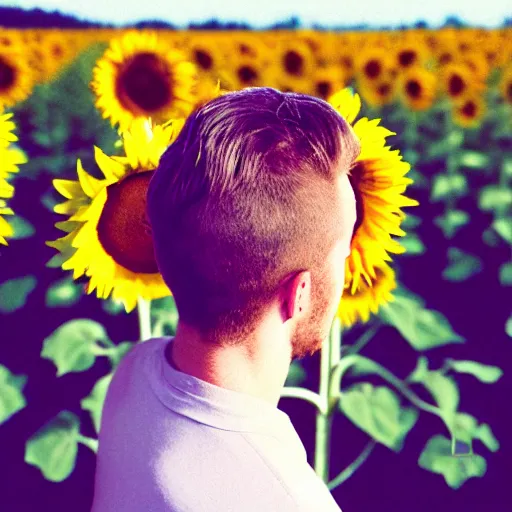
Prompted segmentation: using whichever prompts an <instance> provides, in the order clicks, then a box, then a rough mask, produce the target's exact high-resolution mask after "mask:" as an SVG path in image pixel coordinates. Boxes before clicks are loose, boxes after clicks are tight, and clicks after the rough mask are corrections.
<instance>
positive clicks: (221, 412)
mask: <svg viewBox="0 0 512 512" xmlns="http://www.w3.org/2000/svg"><path fill="white" fill-rule="evenodd" d="M173 340H174V337H166V338H159V339H158V341H157V340H154V350H151V351H149V353H148V358H147V366H146V369H147V375H148V377H149V379H150V382H151V385H152V388H153V390H154V392H155V393H156V395H157V396H158V397H159V399H160V401H161V402H162V403H163V404H164V405H165V406H166V407H168V408H169V409H172V410H174V411H176V412H177V413H179V414H181V415H183V416H187V417H189V418H192V419H194V420H195V421H198V422H200V423H204V424H206V425H211V426H213V427H216V428H220V429H224V430H231V431H240V432H242V431H249V432H260V433H272V434H276V432H281V434H285V435H287V436H289V433H290V428H291V429H293V431H294V433H295V435H296V432H295V429H294V428H293V425H292V423H291V421H290V418H289V416H288V415H287V414H286V413H285V412H283V411H281V410H280V409H278V408H277V407H275V406H273V405H272V404H270V403H268V402H266V401H265V400H263V399H262V398H258V397H255V396H253V395H248V394H246V393H240V392H238V391H233V390H230V389H226V388H222V387H219V386H216V385H215V384H211V383H209V382H206V381H204V380H201V379H199V378H197V377H194V376H193V375H189V374H187V373H184V372H181V371H179V370H177V369H175V368H173V367H172V366H171V365H170V364H169V362H168V361H167V360H166V358H165V349H166V347H167V344H168V343H172V341H173ZM144 343H151V341H149V342H147V341H146V342H144Z"/></svg>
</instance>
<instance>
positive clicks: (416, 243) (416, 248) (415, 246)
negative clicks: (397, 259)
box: [400, 233, 425, 255]
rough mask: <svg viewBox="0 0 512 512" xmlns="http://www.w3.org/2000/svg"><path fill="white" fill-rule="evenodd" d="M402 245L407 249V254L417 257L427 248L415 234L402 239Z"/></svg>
mask: <svg viewBox="0 0 512 512" xmlns="http://www.w3.org/2000/svg"><path fill="white" fill-rule="evenodd" d="M400 245H402V246H403V247H405V254H406V255H407V254H410V255H416V254H423V253H424V252H425V246H424V245H423V242H422V241H421V239H420V238H419V237H418V235H416V234H415V233H407V235H405V236H404V237H403V238H401V239H400Z"/></svg>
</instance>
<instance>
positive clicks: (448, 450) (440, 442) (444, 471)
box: [418, 435, 487, 489]
mask: <svg viewBox="0 0 512 512" xmlns="http://www.w3.org/2000/svg"><path fill="white" fill-rule="evenodd" d="M451 445H452V443H451V441H450V440H449V439H447V438H446V437H444V436H440V435H437V436H433V437H431V438H430V439H429V441H428V442H427V444H426V445H425V448H424V449H423V451H422V453H421V455H420V457H419V459H418V464H419V465H420V467H422V468H424V469H427V470H429V471H432V472H433V473H439V474H440V475H443V476H444V479H445V480H446V483H447V484H448V485H449V486H450V487H452V488H453V489H458V488H459V487H460V486H461V485H462V484H463V483H464V482H465V481H466V480H468V479H469V478H472V477H477V476H478V477H482V476H483V475H484V474H485V472H486V470H487V463H486V461H485V459H484V458H483V457H482V456H480V455H474V454H473V455H469V456H457V455H452V446H451Z"/></svg>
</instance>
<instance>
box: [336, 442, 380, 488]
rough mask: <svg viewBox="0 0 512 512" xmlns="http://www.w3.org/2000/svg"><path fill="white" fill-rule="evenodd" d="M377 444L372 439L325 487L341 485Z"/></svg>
mask: <svg viewBox="0 0 512 512" xmlns="http://www.w3.org/2000/svg"><path fill="white" fill-rule="evenodd" d="M376 445H377V441H374V440H373V439H372V440H371V441H370V442H369V443H368V444H367V445H366V446H365V447H364V449H363V451H362V452H361V453H360V454H359V456H358V457H357V459H356V460H355V461H354V462H352V464H349V465H348V466H347V467H346V468H345V469H344V470H343V471H341V472H340V473H339V475H338V476H337V477H336V478H334V479H333V480H331V481H330V482H329V483H328V484H327V488H328V489H329V490H330V491H332V490H333V489H335V488H336V487H338V485H341V484H342V483H343V482H344V481H345V480H348V479H349V478H350V477H351V476H352V475H353V474H354V473H355V472H356V471H357V470H358V469H359V468H360V467H361V466H362V465H363V463H364V462H365V461H366V459H367V458H368V457H369V456H370V454H371V453H372V451H373V449H374V448H375V446H376Z"/></svg>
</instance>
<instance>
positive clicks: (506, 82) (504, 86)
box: [499, 66, 512, 105]
mask: <svg viewBox="0 0 512 512" xmlns="http://www.w3.org/2000/svg"><path fill="white" fill-rule="evenodd" d="M499 87H500V91H501V96H502V97H503V100H504V101H505V102H506V103H508V104H510V105H512V66H509V67H508V68H506V69H504V70H503V72H502V75H501V79H500V85H499Z"/></svg>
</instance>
